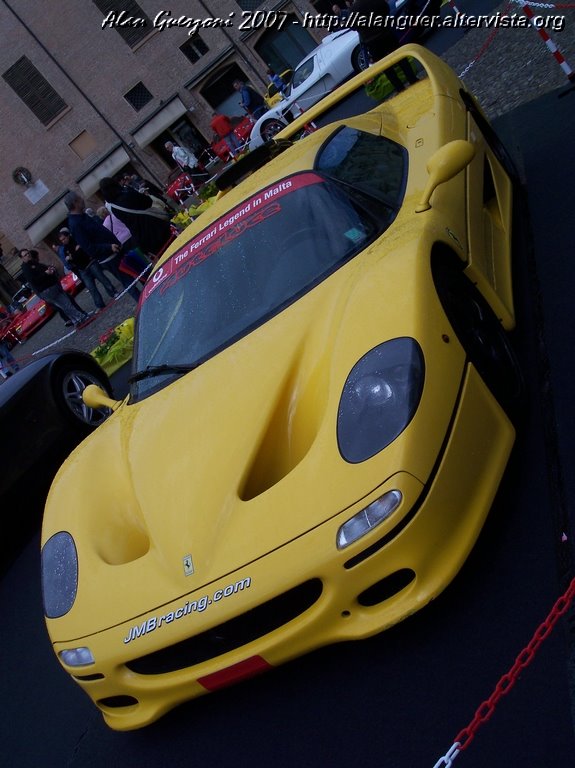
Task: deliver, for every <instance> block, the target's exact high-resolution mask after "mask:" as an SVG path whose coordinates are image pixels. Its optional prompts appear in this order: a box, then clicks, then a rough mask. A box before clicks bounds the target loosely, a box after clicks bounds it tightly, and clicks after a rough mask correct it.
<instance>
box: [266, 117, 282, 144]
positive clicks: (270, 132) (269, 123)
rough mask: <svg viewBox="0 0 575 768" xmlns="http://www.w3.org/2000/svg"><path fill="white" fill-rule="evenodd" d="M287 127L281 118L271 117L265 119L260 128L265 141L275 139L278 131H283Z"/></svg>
mask: <svg viewBox="0 0 575 768" xmlns="http://www.w3.org/2000/svg"><path fill="white" fill-rule="evenodd" d="M285 127H286V126H285V123H282V121H281V120H276V119H274V118H270V119H269V120H264V122H263V123H262V125H261V128H260V133H261V136H262V139H263V140H264V141H269V140H270V139H273V137H274V136H275V135H276V133H279V132H280V131H283V129H284V128H285Z"/></svg>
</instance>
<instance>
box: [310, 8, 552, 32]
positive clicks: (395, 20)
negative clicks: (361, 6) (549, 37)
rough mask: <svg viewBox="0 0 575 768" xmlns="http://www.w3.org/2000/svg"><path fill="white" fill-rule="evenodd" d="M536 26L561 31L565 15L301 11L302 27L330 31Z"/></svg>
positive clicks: (519, 27) (523, 27)
mask: <svg viewBox="0 0 575 768" xmlns="http://www.w3.org/2000/svg"><path fill="white" fill-rule="evenodd" d="M531 25H532V26H534V27H535V28H536V29H551V30H553V31H554V32H561V31H562V30H563V29H564V28H565V16H562V15H559V14H548V15H542V16H533V17H532V18H531V19H529V18H527V16H525V15H524V14H522V13H501V11H497V12H496V13H488V14H478V15H474V14H472V13H461V12H459V11H457V12H456V13H455V14H448V15H447V16H444V17H443V18H441V17H439V16H424V15H422V14H421V15H419V14H407V15H405V16H401V15H398V16H387V15H383V14H379V13H358V12H353V11H352V13H350V14H349V16H348V17H347V18H346V19H344V20H341V19H339V18H338V17H337V16H333V15H331V14H329V13H309V12H307V11H306V12H305V13H304V14H303V19H302V26H303V27H308V28H309V27H312V28H315V29H317V28H322V29H327V30H329V31H330V32H332V31H335V30H336V29H346V28H347V29H349V28H351V29H356V30H358V29H360V28H367V27H371V28H373V27H388V28H390V29H398V30H404V29H410V28H411V27H420V28H425V29H439V28H440V27H446V28H450V29H457V28H458V29H470V28H471V29H473V28H478V27H486V28H488V29H489V28H494V29H495V28H511V27H512V28H516V29H527V27H529V26H531Z"/></svg>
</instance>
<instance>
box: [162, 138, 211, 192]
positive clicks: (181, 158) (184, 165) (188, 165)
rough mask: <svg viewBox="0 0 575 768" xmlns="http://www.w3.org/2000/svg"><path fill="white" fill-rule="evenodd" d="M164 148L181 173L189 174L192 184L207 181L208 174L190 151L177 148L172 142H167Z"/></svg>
mask: <svg viewBox="0 0 575 768" xmlns="http://www.w3.org/2000/svg"><path fill="white" fill-rule="evenodd" d="M164 146H165V147H166V149H167V150H168V152H170V153H171V155H172V158H173V159H174V160H175V161H176V163H177V164H178V165H179V166H180V168H181V169H182V171H184V172H185V173H187V174H189V176H190V177H191V178H192V181H193V182H194V184H196V183H198V182H199V183H202V182H203V181H207V179H208V178H209V174H208V173H207V172H206V171H204V170H203V169H202V168H201V166H200V161H199V160H198V158H197V157H196V156H195V155H194V153H193V152H192V151H190V150H189V149H186V148H185V147H179V146H178V145H177V144H174V143H173V142H172V141H167V142H166V143H165V144H164Z"/></svg>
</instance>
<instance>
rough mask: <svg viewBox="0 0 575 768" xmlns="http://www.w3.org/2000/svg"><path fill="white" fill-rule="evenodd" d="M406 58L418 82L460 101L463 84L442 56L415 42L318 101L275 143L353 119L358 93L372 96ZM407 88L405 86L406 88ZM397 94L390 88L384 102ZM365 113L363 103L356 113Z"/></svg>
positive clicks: (375, 104)
mask: <svg viewBox="0 0 575 768" xmlns="http://www.w3.org/2000/svg"><path fill="white" fill-rule="evenodd" d="M406 58H407V59H408V60H410V62H411V64H412V66H414V67H415V70H416V72H417V74H418V77H419V79H424V78H428V79H429V81H430V82H429V84H430V86H431V90H432V93H433V95H434V96H439V95H443V96H451V97H453V98H458V94H459V90H460V89H461V88H462V83H461V81H460V80H459V78H458V77H457V75H456V74H455V73H454V72H453V70H452V69H451V68H450V67H449V66H448V65H447V64H446V63H445V62H444V61H443V60H442V59H440V58H439V56H436V55H435V54H434V53H431V51H429V50H427V48H424V47H423V46H421V45H417V44H415V43H412V44H409V45H404V46H402V47H401V48H397V49H396V50H395V51H393V52H392V53H390V54H389V55H388V56H386V57H385V58H383V59H381V60H380V61H377V62H376V63H375V64H372V65H371V66H369V67H368V68H367V69H365V70H363V72H360V73H359V74H357V75H355V76H354V77H352V78H351V79H350V80H348V81H347V82H345V83H344V84H343V85H340V86H339V87H338V88H336V89H335V90H334V91H332V93H331V94H329V95H328V96H326V97H324V98H323V99H321V101H318V102H317V104H314V105H313V106H312V107H310V108H309V109H307V110H306V111H305V112H304V113H303V114H302V115H300V116H299V117H297V118H296V119H295V120H294V121H293V122H292V123H290V124H289V125H288V126H287V127H286V128H284V129H283V130H282V131H280V132H279V133H277V134H276V136H275V137H274V140H275V139H278V140H279V139H294V138H298V136H299V135H300V134H301V133H305V132H306V131H309V129H310V127H311V128H312V129H313V127H314V124H315V123H316V122H318V121H321V123H322V124H326V123H327V122H333V121H335V120H338V119H342V117H350V116H351V114H353V106H352V107H351V111H350V108H349V105H350V102H352V101H353V97H355V96H356V95H358V94H359V93H368V94H369V93H370V91H371V92H373V91H374V90H375V89H372V88H370V86H373V84H374V81H375V80H377V78H378V77H379V76H381V75H384V73H385V71H386V70H387V69H389V68H390V67H392V66H394V65H396V64H397V63H398V62H399V61H401V60H402V59H406ZM408 85H409V84H408V83H406V86H408ZM397 95H398V94H397V92H396V91H394V90H393V89H392V88H391V87H390V88H388V89H387V94H385V95H384V100H385V102H389V101H391V100H392V99H393V98H394V97H395V96H397ZM380 103H381V102H380ZM371 106H372V108H373V107H375V106H377V101H373V99H372V101H371ZM338 111H339V112H342V111H343V112H345V114H338ZM365 111H368V110H366V108H365V102H364V103H363V104H361V105H360V106H359V107H358V110H357V111H355V114H359V113H360V112H365Z"/></svg>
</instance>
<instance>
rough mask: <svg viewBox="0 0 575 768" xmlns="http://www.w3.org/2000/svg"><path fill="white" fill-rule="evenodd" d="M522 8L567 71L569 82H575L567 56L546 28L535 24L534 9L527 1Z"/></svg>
mask: <svg viewBox="0 0 575 768" xmlns="http://www.w3.org/2000/svg"><path fill="white" fill-rule="evenodd" d="M521 9H522V11H523V13H524V14H525V15H526V16H527V18H528V19H529V23H530V24H531V26H532V27H533V28H534V29H535V30H536V31H537V33H538V34H539V37H541V38H542V39H543V41H544V43H545V45H546V46H547V48H548V49H549V50H550V51H551V53H552V54H553V57H554V59H555V61H556V62H557V63H558V64H559V66H560V67H561V69H562V70H563V72H564V73H565V75H566V77H567V79H568V80H569V82H571V83H575V72H573V70H572V69H571V67H570V66H569V64H568V63H567V61H566V60H565V57H564V56H563V54H562V53H561V51H560V50H559V48H558V46H557V45H556V44H555V43H554V42H553V40H552V39H551V38H550V37H549V35H548V34H547V32H546V31H545V30H544V29H541V28H539V27H537V26H536V25H535V24H534V22H533V18H534V16H535V14H534V13H533V10H532V9H531V8H530V6H529V5H527V3H524V2H522V3H521Z"/></svg>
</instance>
